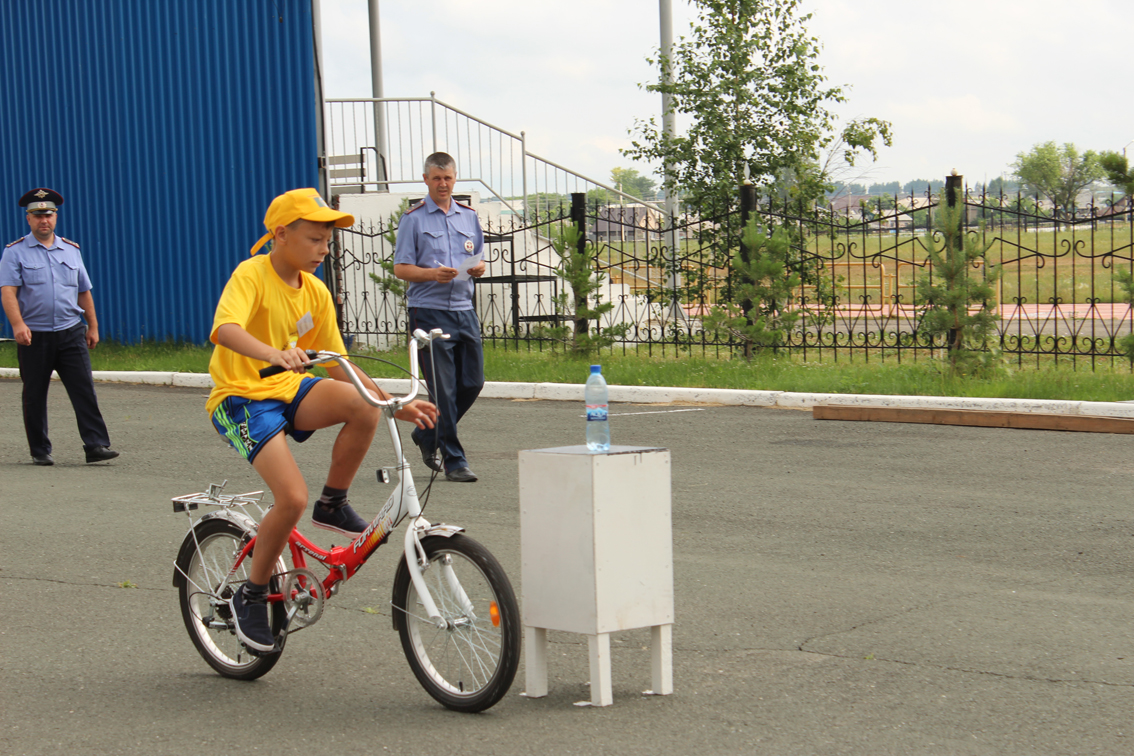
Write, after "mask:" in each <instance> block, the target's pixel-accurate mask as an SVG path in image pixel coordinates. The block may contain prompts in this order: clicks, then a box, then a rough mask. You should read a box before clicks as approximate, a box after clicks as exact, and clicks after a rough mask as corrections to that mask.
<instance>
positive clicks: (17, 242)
mask: <svg viewBox="0 0 1134 756" xmlns="http://www.w3.org/2000/svg"><path fill="white" fill-rule="evenodd" d="M23 240H24V237H22V236H21V237H20V238H19V239H16V240H15V241H14V242H8V243H7V244H5V245H4V249H7V248H8V247H14V246H16V245H17V244H19V243H20V242H22V241H23Z"/></svg>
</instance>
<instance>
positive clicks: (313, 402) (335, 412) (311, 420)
mask: <svg viewBox="0 0 1134 756" xmlns="http://www.w3.org/2000/svg"><path fill="white" fill-rule="evenodd" d="M381 417H382V413H381V410H379V409H378V408H377V407H372V406H371V405H369V404H367V403H366V402H365V401H363V399H362V397H361V396H359V395H358V390H357V389H355V387H354V386H352V385H351V384H349V383H344V382H342V381H333V380H328V381H319V383H317V384H316V385H315V386H314V387H312V389H311V390H310V391H308V392H307V396H305V397H304V398H303V401H302V402H301V403H300V405H299V409H298V410H296V412H295V427H296V428H297V429H299V430H318V429H320V428H327V427H329V426H332V425H338V424H340V423H342V426H343V427H342V429H341V430H339V435H338V438H336V439H335V445H334V447H333V449H332V450H331V469H330V470H329V471H328V472H327V485H328V486H329V487H331V488H340V489H344V490H345V489H348V488H350V484H351V483H352V482H353V481H354V476H355V474H357V473H358V468H359V467H361V466H362V460H363V459H364V458H365V457H366V453H367V452H368V451H369V450H370V442H371V441H372V440H373V439H374V431H375V430H376V429H377V428H378V421H379V420H380V419H381ZM257 469H259V468H257Z"/></svg>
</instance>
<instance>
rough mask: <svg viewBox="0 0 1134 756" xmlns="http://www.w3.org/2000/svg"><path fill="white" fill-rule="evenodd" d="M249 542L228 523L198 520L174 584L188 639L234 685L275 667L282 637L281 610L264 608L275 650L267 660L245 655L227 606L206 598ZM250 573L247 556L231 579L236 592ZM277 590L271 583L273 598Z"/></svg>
mask: <svg viewBox="0 0 1134 756" xmlns="http://www.w3.org/2000/svg"><path fill="white" fill-rule="evenodd" d="M194 533H195V534H196V536H194ZM251 538H252V534H251V533H249V532H248V531H246V530H244V529H243V528H241V527H240V526H238V525H236V524H235V523H232V522H230V521H228V520H224V519H215V520H202V521H200V522H199V523H197V524H196V525H195V526H194V527H193V531H192V532H190V533H188V534H187V535H186V536H185V541H184V542H183V543H182V545H181V551H180V553H179V556H178V560H177V564H178V567H179V570H178V572H177V573H176V576H177V580H176V582H177V584H178V598H179V599H180V602H181V618H182V619H183V620H184V621H185V629H186V630H187V631H188V632H189V638H190V640H192V641H193V645H194V646H195V647H196V648H197V651H198V653H200V654H201V656H202V657H203V658H204V659H205V661H206V662H208V664H209V666H210V667H212V668H213V669H214V670H216V671H217V672H218V673H220V674H221V675H223V676H224V677H228V678H231V679H233V680H255V679H256V678H258V677H261V676H263V675H264V674H266V673H267V672H268V671H269V670H271V668H272V667H274V666H275V665H276V662H278V661H279V659H280V655H281V654H282V653H283V644H284V640H285V639H286V637H287V636H286V633H281V631H282V630H283V627H284V622H285V620H286V618H285V616H284V612H283V610H282V609H281V608H280V605H278V604H269V605H268V615H269V621H270V622H271V627H272V633H273V634H274V635H275V636H276V638H277V639H278V640H277V644H278V646H279V650H278V651H273V652H271V653H267V654H253V653H250V652H249V651H248V649H247V648H245V647H244V645H243V644H242V643H241V642H240V640H239V639H238V638H237V637H236V632H235V630H233V629H232V616H231V612H230V610H229V608H228V606H227V605H226V604H220V605H214V604H213V601H212V599H211V595H210V593H209V592H210V591H211V592H215V591H216V589H217V588H218V587H219V586H220V585H221V584H222V583H223V582H224V579H225V577H226V576H227V575H228V572H229V570H230V569H231V568H232V565H233V562H234V561H235V559H236V556H237V555H238V554H239V553H240V551H241V549H243V548H244V545H245V544H246V543H247V542H248V541H249V539H251ZM251 569H252V559H251V556H249V557H248V558H246V559H245V560H244V563H243V564H241V566H240V569H239V570H237V572H236V574H235V575H233V576H232V580H231V583H232V584H234V585H235V586H237V587H238V586H239V585H240V584H242V583H243V582H244V581H245V580H247V579H248V573H249V571H250V570H251ZM276 571H277V572H283V571H284V567H283V564H282V562H281V563H280V564H278V565H277V570H276ZM278 584H279V579H278V578H272V584H271V585H272V587H271V590H272V592H277V591H279V585H278ZM232 590H233V588H232V587H231V586H225V589H224V591H223V592H222V593H221V594H220V597H221V598H222V599H228V598H229V597H230V596H231V595H232ZM210 619H211V621H213V622H216V621H221V622H224V624H225V627H224V628H219V627H215V626H211V625H210Z"/></svg>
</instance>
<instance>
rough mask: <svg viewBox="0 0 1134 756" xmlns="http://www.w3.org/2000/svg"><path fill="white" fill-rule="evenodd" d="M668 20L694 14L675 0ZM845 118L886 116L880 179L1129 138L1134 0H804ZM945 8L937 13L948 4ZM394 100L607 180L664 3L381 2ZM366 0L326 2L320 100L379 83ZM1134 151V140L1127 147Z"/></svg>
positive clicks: (646, 72)
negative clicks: (437, 105) (436, 110)
mask: <svg viewBox="0 0 1134 756" xmlns="http://www.w3.org/2000/svg"><path fill="white" fill-rule="evenodd" d="M672 1H673V12H674V17H675V35H677V36H680V35H681V34H682V33H683V32H684V31H685V30H686V29H687V28H688V22H689V20H690V19H691V18H692V17H693V16H694V11H693V10H692V8H691V6H690V5H689V3H687V2H686V0H672ZM807 4H808V7H809V9H810V10H811V12H812V13H813V18H812V20H811V22H810V23H809V28H810V30H811V31H812V32H813V33H814V34H815V35H816V36H817V37H819V39H820V41H821V42H822V44H823V52H822V56H821V58H820V61H821V63H822V65H823V67H824V69H825V71H826V74H827V76H828V78H829V80H830V83H832V84H835V85H842V86H844V87H845V88H846V90H847V94H848V102H847V103H846V104H845V105H842V106H838V107H837V108H836V112H837V113H839V114H840V116H842V117H843V118H844V120H845V119H848V118H854V117H859V116H873V117H877V118H882V119H885V120H888V121H890V122H891V123H892V124H893V130H894V145H893V146H892V147H890V148H886V149H883V150H882V152H880V154H879V159H878V162H877V163H876V164H874V165H863V166H860V168H861V169H862V170H863V171H864V175H861V176H855V177H852V178H856V179H858V180H865V182H866V183H870V182H873V181H878V182H883V181H892V180H900V181H903V182H905V181H909V180H912V179H916V178H942V177H944V176H945V175H946V174H947V173H949V172H950V171H951V170H953V169H956V170H957V171H958V172H960V173H962V174H964V175H965V176H966V178H967V180H968V181H969V182H978V181H985V180H991V179H992V178H995V177H996V176H999V175H1001V174H1002V173H1006V174H1010V173H1011V169H1010V165H1011V163H1012V161H1013V159H1014V158H1015V156H1016V154H1017V153H1018V152H1020V151H1023V150H1027V149H1029V148H1030V147H1031V146H1032V145H1034V144H1037V143H1040V142H1045V141H1048V140H1055V141H1057V142H1060V143H1062V142H1074V143H1075V144H1076V145H1077V146H1078V147H1079V148H1080V149H1084V150H1085V149H1095V150H1105V149H1111V150H1117V151H1121V150H1122V149H1123V148H1124V147H1126V146H1127V144H1129V143H1130V142H1131V141H1132V140H1134V98H1132V97H1131V95H1130V85H1129V57H1130V52H1129V45H1130V32H1131V30H1132V29H1134V2H1132V0H1079V2H1077V3H1069V2H1067V0H950V2H949V3H948V4H946V3H943V2H933V3H931V2H924V0H807ZM946 8H947V9H948V10H945V9H946ZM381 13H382V18H381V24H382V57H383V78H384V80H385V81H384V88H385V95H386V96H387V97H422V96H426V97H427V96H428V95H429V93H430V92H431V91H434V92H436V93H437V97H438V99H440V100H442V101H444V102H446V103H448V104H450V105H452V106H454V107H456V108H459V109H461V110H464V111H466V112H469V113H471V114H473V115H475V116H477V117H478V118H481V119H483V120H485V121H488V122H489V123H492V124H494V125H496V126H499V127H501V128H503V129H506V130H508V131H512V132H516V133H518V132H520V131H524V132H526V136H527V144H528V150H529V151H531V152H534V153H536V154H538V155H540V156H541V157H543V158H546V159H548V160H551V161H553V162H556V163H560V164H562V165H564V166H566V167H568V168H571V169H572V170H575V171H577V172H579V173H582V174H584V175H586V176H589V177H591V178H593V179H597V180H599V181H604V182H605V181H607V180H608V179H609V177H610V170H611V168H614V167H616V166H627V167H636V168H638V169H639V170H641V171H642V172H643V173H646V172H648V168H647V167H645V166H640V165H635V164H634V163H632V162H631V161H629V160H627V159H626V158H623V157H622V156H621V155H620V154H619V152H618V150H619V148H621V147H626V146H628V144H629V136H628V130H629V129H630V128H631V127H632V126H633V124H634V121H635V119H636V118H640V119H647V118H650V117H658V119H659V122H660V111H661V98H660V95H653V94H649V93H646V92H644V91H642V90H641V89H640V88H639V86H638V85H639V84H641V83H645V82H650V81H654V80H655V79H656V78H657V77H656V73H655V71H654V70H652V69H651V67H650V66H649V65H648V64H647V63H646V57H647V56H649V55H652V54H653V53H654V52H655V51H656V49H657V47H658V44H659V28H658V2H657V0H572V1H571V2H556V3H550V2H532V1H531V0H478V1H477V2H468V0H432V2H430V3H406V2H396V1H395V0H382V2H381ZM367 19H368V17H367V2H366V0H322V20H323V39H324V53H323V55H324V67H325V71H326V74H325V81H326V95H327V96H328V97H369V96H370V93H371V81H370V62H369V61H370V58H369V55H370V52H369V32H368V20H367ZM1130 148H1131V155H1134V144H1131V145H1130Z"/></svg>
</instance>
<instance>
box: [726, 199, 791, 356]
mask: <svg viewBox="0 0 1134 756" xmlns="http://www.w3.org/2000/svg"><path fill="white" fill-rule="evenodd" d="M793 260H794V254H793V251H792V247H791V237H790V236H789V234H788V233H787V232H786V231H785V230H784V229H782V228H780V229H776V230H775V231H774V232H773V233H772V235H771V236H768V235H766V234H765V233H764V232H763V231H761V230H760V227H759V225H758V224H757V221H756V217H755V216H753V217H752V218H750V219H749V221H748V225H747V226H745V227H744V233H743V235H742V237H741V248H740V250H738V251H737V253H736V255H735V257H734V258H733V260H732V265H733V270H734V271H735V273H736V279H737V286H736V293H735V296H734V299H735V300H736V301H737V302H739V304H725V305H715V306H713V308H712V310H711V311H710V312H709V315H708V316H706V317H705V320H704V324H703V325H704V329H705V332H706V333H712V334H714V336H716V337H717V338H719V337H720V336H722V335H725V334H727V335H729V336H731V337H733V338H735V339H738V340H739V341H740V342H741V343H742V344H743V345H744V356H745V357H746V358H747V359H752V356H753V353H754V352H755V351H758V350H761V349H766V348H772V349H775V348H777V347H779V346H781V345H782V344H783V343H784V342H785V341H786V340H787V335H788V333H790V332H791V329H792V328H793V327H794V326H795V324H796V323H797V322H798V321H799V318H800V312H799V310H793V309H789V308H788V304H790V302H791V297H792V293H793V292H794V291H795V290H796V289H797V288H798V287H799V283H800V276H799V274H798V273H795V272H793V271H792V268H791V264H792V262H793Z"/></svg>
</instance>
